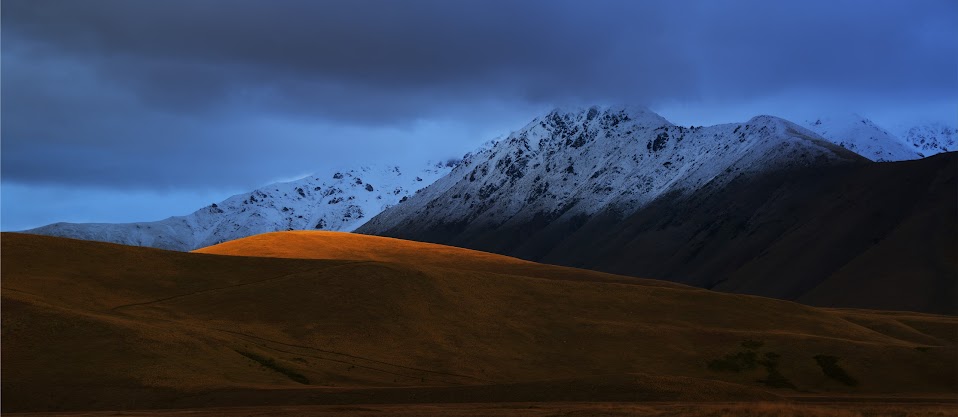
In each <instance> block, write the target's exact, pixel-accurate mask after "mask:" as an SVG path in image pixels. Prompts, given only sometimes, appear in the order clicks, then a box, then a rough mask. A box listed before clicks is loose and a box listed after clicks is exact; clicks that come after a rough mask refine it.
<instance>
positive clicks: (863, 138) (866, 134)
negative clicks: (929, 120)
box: [805, 114, 924, 162]
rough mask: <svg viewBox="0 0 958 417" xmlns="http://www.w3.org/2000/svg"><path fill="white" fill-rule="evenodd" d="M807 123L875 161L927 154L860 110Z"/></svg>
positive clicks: (916, 157)
mask: <svg viewBox="0 0 958 417" xmlns="http://www.w3.org/2000/svg"><path fill="white" fill-rule="evenodd" d="M805 127H807V128H809V129H811V130H812V131H814V132H815V133H818V134H819V135H821V136H822V137H823V138H825V139H826V140H828V141H830V142H832V143H835V144H836V145H838V146H841V147H843V148H845V149H848V150H850V151H852V152H855V153H857V154H859V155H862V156H864V157H866V158H868V159H871V160H872V161H877V162H888V161H904V160H909V159H918V158H921V157H922V156H924V155H921V154H919V153H918V151H917V150H916V149H914V148H913V147H911V146H909V145H908V144H906V143H905V142H904V141H902V140H901V139H900V138H898V137H897V136H895V135H893V134H891V133H889V132H888V131H887V130H885V129H883V128H881V127H879V126H878V125H876V124H875V123H874V122H872V121H871V120H868V119H867V118H865V117H862V116H859V115H857V114H848V115H835V116H830V117H822V118H818V119H815V120H810V121H806V122H805Z"/></svg>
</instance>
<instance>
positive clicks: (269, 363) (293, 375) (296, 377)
mask: <svg viewBox="0 0 958 417" xmlns="http://www.w3.org/2000/svg"><path fill="white" fill-rule="evenodd" d="M236 353H239V354H240V355H243V356H245V357H247V358H249V359H251V360H253V361H255V362H257V363H259V364H260V365H263V366H265V367H267V368H269V369H272V370H274V371H276V372H279V373H281V374H283V375H286V377H287V378H289V379H292V380H293V381H296V382H299V383H300V384H303V385H309V379H307V378H306V377H305V376H303V375H302V374H300V373H298V372H296V371H294V370H292V369H289V368H286V367H283V366H282V365H280V364H278V363H276V361H275V360H274V359H273V358H267V357H263V356H260V355H257V354H255V353H253V352H244V351H239V350H237V351H236Z"/></svg>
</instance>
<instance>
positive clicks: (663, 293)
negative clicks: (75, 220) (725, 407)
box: [0, 232, 958, 412]
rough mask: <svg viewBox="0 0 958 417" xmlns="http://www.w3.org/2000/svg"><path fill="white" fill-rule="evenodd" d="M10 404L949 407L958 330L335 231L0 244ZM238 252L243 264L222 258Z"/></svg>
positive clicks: (918, 317) (940, 321) (938, 319)
mask: <svg viewBox="0 0 958 417" xmlns="http://www.w3.org/2000/svg"><path fill="white" fill-rule="evenodd" d="M0 243H2V252H0V255H2V259H0V272H2V276H3V281H2V291H0V296H2V340H3V344H2V369H3V380H4V383H3V385H2V395H3V404H2V408H3V411H4V412H9V411H41V410H58V409H63V410H95V409H103V410H107V409H113V410H115V409H133V408H177V407H209V406H223V405H230V406H243V405H249V406H252V405H283V404H355V403H398V402H503V401H569V400H574V401H634V400H643V401H734V400H776V399H781V398H783V397H793V396H832V397H833V396H847V395H864V396H883V397H887V396H912V397H914V396H933V397H934V396H939V397H940V396H949V395H952V394H953V393H954V392H955V391H956V388H958V381H956V378H958V377H956V374H955V367H956V366H958V359H956V358H958V355H956V354H958V350H956V346H958V318H955V317H949V316H937V315H930V314H920V313H902V312H888V311H880V312H879V311H868V310H839V309H823V308H814V307H808V306H804V305H800V304H796V303H792V302H787V301H780V300H774V299H768V298H762V297H755V296H746V295H736V294H725V293H717V292H711V291H707V290H702V289H697V288H692V287H686V286H682V285H678V284H673V283H667V282H661V281H654V280H643V279H637V278H629V277H623V276H616V275H610V274H604V273H599V272H592V271H586V270H578V269H572V268H564V267H556V266H549V265H541V264H536V263H532V262H526V261H521V260H518V259H514V258H508V257H503V256H499V255H492V254H487V253H482V252H476V251H471V250H465V249H458V248H451V247H445V246H440V245H432V244H424V243H418V242H408V241H402V240H396V239H387V238H379V237H372V236H362V235H352V234H346V233H332V232H283V233H270V234H265V235H259V236H253V237H250V238H246V239H241V240H238V241H233V242H228V243H224V244H221V245H217V246H214V247H210V248H205V249H201V250H200V251H198V252H201V253H179V252H168V251H162V250H155V249H147V248H138V247H128V246H121V245H113V244H106V243H97V242H87V241H77V240H69V239H61V238H51V237H42V236H31V235H21V234H13V233H4V234H2V237H0ZM222 255H231V256H222Z"/></svg>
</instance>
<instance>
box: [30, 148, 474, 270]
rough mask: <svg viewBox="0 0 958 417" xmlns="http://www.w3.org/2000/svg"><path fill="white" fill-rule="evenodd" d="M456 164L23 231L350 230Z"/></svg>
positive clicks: (209, 237)
mask: <svg viewBox="0 0 958 417" xmlns="http://www.w3.org/2000/svg"><path fill="white" fill-rule="evenodd" d="M454 165H455V163H454V162H453V161H449V162H445V163H430V164H427V165H426V166H425V167H423V168H420V169H417V170H404V169H402V168H400V167H398V166H388V167H364V168H359V169H354V170H342V171H333V172H328V173H325V174H322V175H314V176H310V177H306V178H302V179H299V180H296V181H292V182H283V183H276V184H271V185H268V186H265V187H262V188H259V189H257V190H254V191H252V192H249V193H244V194H238V195H235V196H232V197H230V198H228V199H226V200H224V201H221V202H219V203H215V204H211V205H209V206H207V207H203V208H201V209H199V210H197V211H195V212H193V213H192V214H189V215H186V216H175V217H170V218H167V219H165V220H160V221H154V222H140V223H115V224H114V223H54V224H51V225H47V226H43V227H39V228H36V229H31V230H27V231H25V232H26V233H33V234H42V235H50V236H60V237H69V238H75V239H85V240H97V241H104V242H113V243H120V244H126V245H137V246H150V247H155V248H161V249H171V250H183V251H185V250H193V249H197V248H201V247H205V246H209V245H213V244H217V243H220V242H225V241H227V240H232V239H238V238H241V237H246V236H250V235H254V234H259V233H266V232H274V231H280V230H312V229H322V230H335V231H352V230H353V229H355V228H356V227H358V226H359V225H361V224H363V223H364V222H366V220H368V219H370V218H372V217H373V216H375V215H376V214H378V213H379V212H381V211H382V210H384V209H386V208H388V207H390V206H392V205H394V204H397V203H399V202H400V201H403V200H405V199H407V198H409V197H411V196H412V195H413V194H414V193H416V192H417V191H418V190H419V189H421V188H422V187H425V186H426V185H429V184H431V183H432V182H433V181H435V180H436V179H438V178H439V177H442V176H443V175H445V174H446V173H448V172H449V171H450V170H451V169H452V167H453V166H454Z"/></svg>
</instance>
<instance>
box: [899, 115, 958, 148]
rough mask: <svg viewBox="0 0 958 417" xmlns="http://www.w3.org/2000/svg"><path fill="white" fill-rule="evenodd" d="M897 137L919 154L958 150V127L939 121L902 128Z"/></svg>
mask: <svg viewBox="0 0 958 417" xmlns="http://www.w3.org/2000/svg"><path fill="white" fill-rule="evenodd" d="M899 137H901V138H902V140H904V142H905V143H906V144H908V145H910V146H911V147H912V149H914V150H915V151H916V152H918V153H919V154H920V155H921V156H931V155H934V154H936V153H942V152H952V151H956V150H958V129H955V127H954V126H947V125H945V124H943V123H940V122H932V123H926V124H921V125H918V126H911V127H908V128H906V129H902V132H901V133H899Z"/></svg>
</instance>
